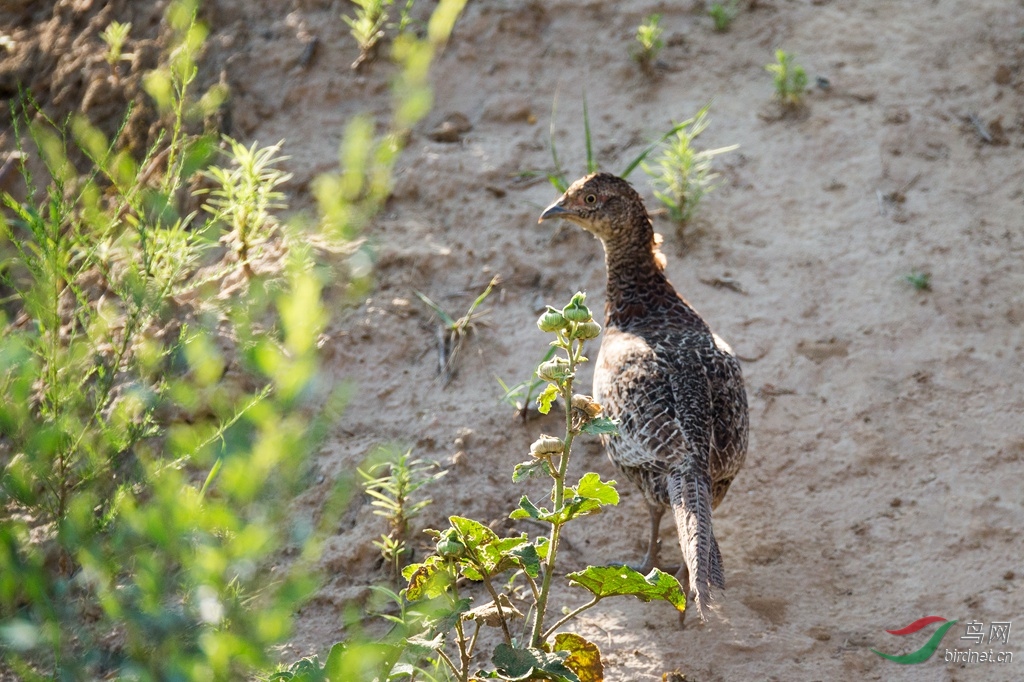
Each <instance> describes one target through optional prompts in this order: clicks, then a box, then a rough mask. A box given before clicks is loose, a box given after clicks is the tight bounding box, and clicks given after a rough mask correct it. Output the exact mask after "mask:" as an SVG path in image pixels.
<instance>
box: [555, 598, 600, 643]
mask: <svg viewBox="0 0 1024 682" xmlns="http://www.w3.org/2000/svg"><path fill="white" fill-rule="evenodd" d="M599 601H601V597H594V598H593V599H591V600H590V601H588V602H587V603H586V604H583V605H582V606H579V607H577V608H575V609H573V610H572V611H570V612H569V613H567V614H565V615H564V616H562V618H560V619H559V621H558V622H557V623H555V624H554V625H552V626H551V627H550V628H548V630H547V632H545V633H544V637H543V639H547V638H548V637H550V636H551V635H553V634H554V633H555V631H556V630H558V628H560V627H562V626H563V625H565V624H566V623H568V622H569V621H570V620H572V619H573V618H575V617H576V616H578V615H579V614H581V613H583V612H584V611H586V610H587V609H589V608H590V607H591V606H594V605H595V604H597V602H599Z"/></svg>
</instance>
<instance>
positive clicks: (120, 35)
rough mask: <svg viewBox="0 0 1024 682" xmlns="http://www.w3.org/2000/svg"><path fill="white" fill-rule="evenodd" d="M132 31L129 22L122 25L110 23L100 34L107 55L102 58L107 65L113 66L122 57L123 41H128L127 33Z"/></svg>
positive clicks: (117, 22)
mask: <svg viewBox="0 0 1024 682" xmlns="http://www.w3.org/2000/svg"><path fill="white" fill-rule="evenodd" d="M131 30H132V25H131V22H128V23H124V24H122V23H121V22H119V21H112V22H110V23H109V24H107V27H106V28H105V29H103V33H101V34H100V38H102V39H103V42H104V43H106V45H107V54H106V55H104V58H105V59H106V60H107V63H108V64H110V65H111V66H114V65H115V64H117V63H118V62H119V61H121V59H122V58H124V55H123V54H122V53H123V51H124V44H125V41H126V40H128V33H129V32H130V31H131Z"/></svg>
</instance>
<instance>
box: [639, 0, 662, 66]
mask: <svg viewBox="0 0 1024 682" xmlns="http://www.w3.org/2000/svg"><path fill="white" fill-rule="evenodd" d="M659 23H661V15H660V14H651V15H650V16H648V17H647V18H645V19H644V21H643V23H642V24H640V25H639V26H638V27H637V29H636V37H635V40H636V45H635V46H634V49H633V59H635V60H636V62H637V63H638V64H639V65H640V68H641V69H642V70H643V71H644V73H647V74H650V73H652V72H653V68H654V63H655V61H656V60H657V58H658V54H659V53H660V52H661V50H662V48H663V47H665V41H664V40H662V39H661V34H662V33H663V32H664V29H663V28H661V26H659V25H658V24H659Z"/></svg>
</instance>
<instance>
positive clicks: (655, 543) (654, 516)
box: [636, 503, 665, 575]
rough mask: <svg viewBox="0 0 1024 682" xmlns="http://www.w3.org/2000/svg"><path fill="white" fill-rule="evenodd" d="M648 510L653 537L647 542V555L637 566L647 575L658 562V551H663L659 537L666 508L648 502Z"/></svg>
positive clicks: (638, 569)
mask: <svg viewBox="0 0 1024 682" xmlns="http://www.w3.org/2000/svg"><path fill="white" fill-rule="evenodd" d="M647 511H648V512H649V513H650V515H651V539H650V541H649V542H648V543H647V555H646V556H644V562H643V563H642V564H640V566H638V567H637V569H636V570H637V571H639V572H640V573H643V574H644V575H647V574H648V573H650V572H651V569H652V568H654V566H655V565H656V564H657V563H658V553H659V552H660V551H661V540H659V539H658V531H659V530H661V517H662V516H664V514H665V508H664V507H662V506H661V505H658V506H655V505H653V504H651V503H647Z"/></svg>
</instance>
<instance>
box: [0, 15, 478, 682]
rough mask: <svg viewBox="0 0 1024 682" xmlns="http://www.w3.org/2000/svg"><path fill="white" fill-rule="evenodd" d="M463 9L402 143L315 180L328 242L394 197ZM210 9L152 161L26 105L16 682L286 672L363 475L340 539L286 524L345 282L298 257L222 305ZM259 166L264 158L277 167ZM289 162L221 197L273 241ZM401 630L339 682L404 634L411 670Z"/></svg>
mask: <svg viewBox="0 0 1024 682" xmlns="http://www.w3.org/2000/svg"><path fill="white" fill-rule="evenodd" d="M462 4H463V3H460V2H458V1H457V0H442V1H441V3H440V4H439V5H438V9H437V10H436V11H435V14H434V16H433V20H432V23H431V34H430V36H429V37H428V38H427V39H424V40H422V41H414V42H409V43H407V44H406V45H405V49H406V52H405V53H403V54H401V55H397V56H396V58H398V59H399V67H398V72H397V73H396V79H397V80H398V81H399V82H400V83H401V85H402V88H401V90H400V92H399V93H398V94H397V95H396V100H395V110H396V111H395V119H394V124H393V125H394V127H395V130H393V131H391V132H389V133H387V134H385V135H383V136H381V137H379V138H378V137H376V136H375V134H374V133H373V132H372V130H373V129H372V126H367V125H365V124H364V123H365V122H366V121H367V119H365V118H358V119H356V120H355V121H354V122H353V124H351V125H350V126H349V129H348V130H347V131H346V134H345V136H344V138H343V143H342V149H343V151H344V153H343V155H342V156H343V167H342V170H341V171H340V172H339V173H336V174H329V175H326V176H321V178H319V179H318V181H317V182H315V183H314V188H315V191H317V192H318V193H317V197H318V199H319V200H320V203H319V207H320V209H321V219H320V220H319V221H318V222H317V223H316V225H315V226H312V227H310V228H309V229H310V231H311V232H312V231H314V230H321V231H322V232H323V233H324V234H328V235H329V236H330V237H331V238H332V239H336V240H339V241H341V240H352V239H355V238H356V237H357V236H358V232H359V230H360V228H361V227H362V226H363V225H364V224H365V221H366V220H368V219H369V217H370V216H372V214H373V211H374V210H376V209H377V208H379V206H380V205H381V203H382V201H383V197H385V196H386V194H387V191H388V187H389V183H390V173H391V169H392V167H393V163H394V160H395V158H397V155H398V153H399V152H400V150H401V139H402V138H401V135H400V134H398V131H400V130H402V129H405V128H406V127H408V126H409V125H412V124H414V123H415V121H416V120H418V119H417V116H422V114H423V112H424V102H427V104H429V90H427V88H429V84H428V83H427V78H428V69H427V67H428V66H429V64H430V61H431V59H432V56H433V50H434V48H435V47H436V46H437V45H439V44H441V42H442V41H443V40H444V39H445V37H446V36H447V35H448V34H449V33H450V31H451V29H452V26H453V25H454V22H455V20H456V18H457V16H458V13H459V11H460V10H461V7H462ZM196 12H197V7H196V3H195V2H190V1H189V0H175V1H174V2H172V3H171V4H170V5H169V6H168V8H167V12H166V19H167V21H166V25H167V26H168V30H169V35H167V36H164V38H166V43H165V44H166V45H167V53H166V55H165V56H164V57H163V58H162V60H161V62H160V64H159V65H158V67H157V68H156V69H155V70H154V71H152V72H149V73H147V74H145V75H144V84H145V87H146V90H147V92H148V93H149V94H150V95H151V96H152V97H153V99H154V101H155V104H156V107H157V108H158V110H159V112H160V113H161V115H162V116H163V117H164V120H165V122H166V133H165V134H163V135H161V136H159V137H158V139H157V140H156V142H155V143H154V145H153V147H152V148H151V149H149V150H148V151H147V152H145V155H144V157H143V158H142V159H137V158H134V157H132V156H131V154H130V153H129V152H127V151H124V150H122V149H121V145H119V143H118V142H119V141H118V140H117V139H116V138H115V139H112V140H110V139H106V138H105V136H104V135H103V134H102V133H101V132H100V131H99V130H97V129H96V128H95V127H93V126H92V125H90V124H89V122H88V121H86V120H85V119H83V118H77V117H75V118H72V119H70V120H69V121H68V122H67V123H66V124H65V123H64V122H61V123H57V122H54V121H52V120H49V119H48V118H47V117H46V116H45V114H44V113H43V112H41V111H40V110H39V109H40V108H39V107H38V106H35V105H34V104H33V102H32V99H31V97H30V96H28V95H26V96H25V97H23V98H20V101H21V102H23V103H24V108H23V109H19V110H16V111H15V112H13V113H14V115H13V116H12V120H13V122H14V129H13V130H12V136H11V137H12V140H14V141H16V143H17V145H18V147H19V152H21V159H22V166H21V179H22V181H23V182H24V187H23V188H19V189H20V190H22V191H19V192H18V194H17V196H15V194H14V193H10V194H9V193H6V192H3V193H0V204H2V206H0V298H2V302H3V307H2V310H0V400H2V401H3V402H4V404H5V405H6V407H5V409H4V410H0V508H2V509H3V510H4V513H3V514H2V515H0V657H2V658H0V677H5V678H6V677H12V678H15V679H27V680H38V679H114V678H118V679H120V678H131V679H180V680H227V679H252V678H254V677H265V675H266V674H269V672H270V671H272V670H274V669H275V668H276V667H277V662H276V660H274V659H275V657H276V654H275V649H276V647H277V646H278V645H280V644H281V643H282V642H283V641H285V640H287V638H288V637H289V636H290V632H291V627H292V620H293V616H294V613H295V610H296V608H297V607H299V606H301V605H302V604H303V602H304V601H305V600H306V599H308V598H309V597H310V596H311V595H312V594H313V592H314V591H315V589H316V585H317V583H316V579H315V577H314V571H313V566H314V564H315V561H316V558H317V555H318V551H319V543H320V540H321V539H322V537H323V536H324V535H325V533H326V532H327V531H328V530H330V529H331V528H332V526H333V523H334V522H335V521H336V519H337V514H338V513H339V512H338V511H337V510H338V509H340V508H342V507H343V506H344V504H345V502H346V500H347V498H348V497H349V486H348V485H347V484H348V481H347V479H342V480H341V481H339V482H338V484H337V487H336V491H335V492H334V493H333V494H332V495H331V498H330V499H329V500H328V501H327V504H325V514H324V517H323V519H322V521H321V525H319V526H315V525H314V526H312V527H311V526H310V524H309V523H308V522H307V521H305V520H303V519H297V518H295V517H294V516H293V515H292V513H291V502H292V500H293V499H294V497H295V495H296V494H297V493H298V491H299V490H301V489H302V488H303V483H304V480H303V479H304V478H305V476H306V474H307V472H308V466H307V461H308V460H307V457H308V456H309V454H311V453H312V452H315V451H316V450H317V448H318V447H319V444H320V439H321V438H322V437H323V435H324V433H325V432H326V429H327V424H328V423H330V422H331V421H333V420H334V419H335V418H336V416H337V410H338V409H340V407H339V406H340V403H341V401H342V399H343V397H344V396H343V395H340V394H335V393H329V392H327V391H326V390H325V389H323V388H321V382H319V381H318V339H319V337H320V335H321V332H322V330H323V329H324V327H325V325H326V322H327V316H328V310H327V307H326V306H325V305H324V304H323V302H322V300H321V287H322V284H323V282H325V281H328V280H332V281H333V280H334V279H335V278H334V273H333V272H332V271H331V267H330V265H329V264H325V263H319V262H316V261H315V260H313V258H312V255H311V249H310V248H309V247H308V246H307V244H306V243H305V242H304V241H301V240H296V243H291V244H288V245H287V247H288V248H286V249H285V253H284V255H283V256H282V258H281V259H280V261H279V262H278V263H276V264H275V269H274V271H273V272H270V271H266V270H260V271H254V273H253V277H252V280H251V282H249V283H250V286H247V287H242V288H240V289H239V290H237V291H233V292H232V295H231V296H221V295H220V294H221V293H223V292H222V291H221V286H222V284H223V280H224V277H225V276H226V274H228V273H230V272H232V271H233V267H232V266H233V265H234V264H233V263H231V262H230V260H231V259H230V256H229V257H228V258H225V257H224V254H223V253H222V251H221V250H219V249H216V248H214V247H215V246H216V243H217V239H218V237H219V236H220V230H219V226H218V225H217V222H216V221H215V220H209V221H206V222H204V221H203V220H202V213H199V212H196V213H192V212H189V211H188V209H187V207H189V206H193V205H195V203H196V200H197V197H196V195H195V194H194V193H193V192H192V191H191V190H190V188H191V187H193V186H194V182H195V180H196V179H197V178H198V177H199V174H200V173H202V172H203V171H204V170H205V169H207V168H208V167H209V165H210V164H211V163H212V162H213V160H214V156H215V152H216V140H215V139H213V138H211V137H208V136H204V135H198V134H195V133H194V132H193V131H194V130H195V129H196V128H197V127H198V124H199V119H201V117H202V115H203V113H204V112H207V111H208V110H209V107H210V106H213V105H215V104H216V101H217V97H216V96H211V95H210V92H207V93H204V94H203V95H202V96H198V97H197V96H196V95H195V94H193V90H192V84H193V83H194V80H195V76H196V73H197V64H196V61H195V59H196V58H197V57H198V55H199V54H200V52H201V49H202V44H203V40H204V36H205V34H206V30H205V27H203V26H202V25H201V24H200V23H199V22H198V21H197V20H196ZM410 41H413V39H412V38H410ZM424 93H426V94H427V97H424ZM408 98H413V99H415V100H416V101H415V102H414V103H413V105H409V106H407V105H406V101H407V99H408ZM368 130H369V132H367V131H368ZM258 150H259V147H258V146H254V147H252V148H245V151H246V152H248V153H250V154H251V155H252V156H253V157H260V155H261V154H265V155H266V157H265V158H272V157H273V156H274V155H275V154H276V151H271V152H263V151H258ZM69 157H72V158H76V159H84V160H83V161H76V163H72V161H71V160H70V159H69ZM256 165H258V164H256ZM81 168H84V169H85V170H84V171H82V170H80V169H81ZM269 169H270V165H267V166H264V170H265V171H266V173H269V174H270V175H269V176H268V175H267V174H264V173H255V175H256V176H257V177H258V178H261V180H260V182H262V183H263V185H262V187H263V189H264V190H266V191H264V192H263V193H262V194H261V192H260V191H256V192H255V193H250V194H245V193H232V194H230V201H229V199H228V195H223V196H222V197H221V198H222V199H223V200H224V202H225V204H224V205H225V206H227V205H229V204H230V205H232V206H234V207H236V208H237V209H238V211H239V212H241V213H244V214H245V215H248V216H250V221H251V219H252V217H253V216H257V217H261V220H258V221H255V222H250V224H251V225H258V226H259V230H265V229H268V228H267V226H268V225H272V224H274V225H276V224H277V219H276V216H275V215H274V214H275V211H277V210H284V207H283V206H282V205H280V204H278V203H277V202H278V198H274V197H273V193H274V186H275V184H274V182H273V181H272V180H273V177H277V178H279V177H280V176H274V175H273V173H274V172H272V171H271V170H269ZM231 172H233V171H232V170H225V173H226V174H230V173H231ZM268 177H269V178H270V180H269V181H268ZM232 182H236V183H240V182H242V179H233V180H232ZM259 184H260V183H259V182H258V183H257V185H259ZM267 185H269V186H270V187H269V189H268V187H267ZM334 189H337V190H339V191H329V190H334ZM268 195H269V198H268ZM21 197H24V198H21ZM283 203H284V202H283V201H281V204H283ZM264 219H265V220H264ZM259 230H257V232H256V233H255V234H256V235H257V236H258V235H259V234H260V232H259ZM342 253H344V254H353V255H354V254H356V253H357V249H355V248H349V249H347V250H344V251H342ZM354 269H355V268H354V267H353V268H352V270H354ZM271 278H273V279H274V280H275V285H274V286H273V287H270V286H267V284H268V281H269V280H270V279H271ZM344 285H345V282H344V281H342V282H339V286H342V287H344ZM282 556H288V557H290V559H289V561H287V562H284V563H281V557H282ZM272 569H273V570H272ZM408 617H409V618H410V619H413V618H414V614H412V613H411V612H410V613H409V616H408ZM395 637H396V638H400V639H392V640H388V641H386V642H383V643H382V642H379V641H375V640H371V639H370V637H369V636H368V635H367V636H363V637H362V638H357V639H353V640H352V641H349V642H347V643H345V644H344V645H343V646H341V647H340V648H339V649H338V650H339V651H340V652H341V653H339V654H338V655H337V656H334V657H333V658H331V659H329V662H332V661H335V660H337V661H340V662H339V663H338V665H339V666H340V668H339V669H340V670H341V671H342V672H343V674H342V675H341V676H336V677H334V678H333V679H345V680H353V681H360V682H361V681H362V680H367V681H368V680H370V679H373V677H371V676H370V675H369V674H368V673H367V670H368V668H367V667H365V666H364V663H365V662H366V661H377V660H380V661H385V660H390V659H389V657H390V656H391V655H392V654H391V652H392V651H394V650H395V647H398V646H399V644H398V643H397V642H399V641H401V647H400V651H401V652H407V653H406V654H404V655H407V656H408V657H409V658H412V657H414V656H416V654H415V651H417V649H416V645H415V642H411V641H408V642H407V641H405V640H404V635H402V633H401V631H397V632H396V634H395ZM332 653H333V651H332ZM395 660H398V659H397V655H396V658H395ZM392 667H394V666H392ZM396 669H397V668H396Z"/></svg>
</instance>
